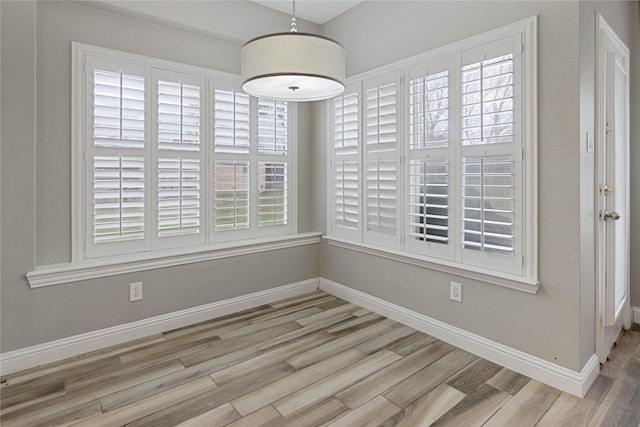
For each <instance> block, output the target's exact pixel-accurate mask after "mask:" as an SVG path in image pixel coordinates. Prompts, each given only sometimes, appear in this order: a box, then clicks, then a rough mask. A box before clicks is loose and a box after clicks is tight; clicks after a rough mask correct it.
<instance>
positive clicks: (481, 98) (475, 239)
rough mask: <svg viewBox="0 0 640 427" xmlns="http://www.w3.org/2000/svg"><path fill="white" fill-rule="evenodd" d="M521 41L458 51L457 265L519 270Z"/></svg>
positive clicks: (510, 39) (513, 38) (520, 224)
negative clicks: (458, 159) (458, 243)
mask: <svg viewBox="0 0 640 427" xmlns="http://www.w3.org/2000/svg"><path fill="white" fill-rule="evenodd" d="M520 47H521V45H520V37H519V36H517V37H510V38H507V39H503V40H499V41H497V42H494V43H490V44H487V45H484V46H480V47H478V48H474V49H469V50H468V51H464V52H463V53H462V64H461V65H462V66H461V70H460V73H461V99H462V104H461V130H460V133H461V142H460V146H461V152H460V156H461V159H460V165H461V170H460V172H459V176H460V178H461V182H460V193H459V194H460V195H459V198H458V200H459V202H460V203H461V208H460V219H459V221H460V232H459V238H460V246H461V247H462V254H461V257H462V258H461V261H462V262H464V263H466V264H471V265H477V266H482V267H486V268H491V269H496V270H500V271H506V272H510V273H516V274H521V272H522V259H521V257H522V241H521V235H522V234H521V233H522V154H521V153H522V137H521V126H522V124H521V123H520V122H519V121H518V120H516V118H517V117H519V115H520V112H521V107H520V99H521V93H522V92H521V91H522V88H521V86H520V81H521V75H520V72H519V69H520V55H521V53H520Z"/></svg>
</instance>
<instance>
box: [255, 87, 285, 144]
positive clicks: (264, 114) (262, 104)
mask: <svg viewBox="0 0 640 427" xmlns="http://www.w3.org/2000/svg"><path fill="white" fill-rule="evenodd" d="M287 110H288V106H287V103H286V102H284V101H274V100H270V99H262V98H259V99H258V153H259V154H277V155H281V156H286V155H287V150H288V147H287V145H288V144H287V141H288V136H287V127H288V119H287V117H288V112H287Z"/></svg>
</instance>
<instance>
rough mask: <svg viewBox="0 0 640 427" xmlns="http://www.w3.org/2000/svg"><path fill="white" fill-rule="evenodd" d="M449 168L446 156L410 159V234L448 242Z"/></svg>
mask: <svg viewBox="0 0 640 427" xmlns="http://www.w3.org/2000/svg"><path fill="white" fill-rule="evenodd" d="M448 181H449V170H448V164H447V159H419V160H411V162H410V164H409V182H410V185H409V212H410V213H409V236H410V237H411V238H412V239H416V240H420V241H426V242H435V243H448V241H449V194H448V192H449V182H448Z"/></svg>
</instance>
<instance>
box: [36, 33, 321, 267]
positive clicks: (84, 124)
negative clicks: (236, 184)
mask: <svg viewBox="0 0 640 427" xmlns="http://www.w3.org/2000/svg"><path fill="white" fill-rule="evenodd" d="M91 57H95V58H98V60H104V61H108V62H112V63H118V62H122V63H124V64H133V65H134V66H135V67H137V69H138V70H140V69H143V70H146V71H145V74H144V76H145V105H148V106H149V108H145V147H144V151H145V159H148V160H146V161H145V222H146V224H150V225H151V229H146V230H145V238H144V239H141V240H144V242H143V244H141V245H138V246H139V247H136V248H135V249H133V250H131V248H129V247H127V246H128V245H122V247H119V248H116V246H120V245H113V249H107V250H104V251H98V252H96V251H92V250H91V249H90V248H89V246H92V245H91V244H89V240H92V239H91V237H90V236H92V235H93V234H92V233H93V229H92V224H91V223H92V221H91V218H92V215H93V213H92V210H91V209H92V208H91V205H92V203H91V200H92V197H93V195H92V188H91V182H90V178H91V175H90V173H88V170H89V169H91V167H90V166H91V159H92V157H91V155H90V154H91V153H90V151H91V150H87V147H90V146H91V145H92V144H90V143H88V142H87V137H88V136H89V135H88V134H87V132H90V127H91V115H92V106H91V105H90V104H91V96H90V95H91V93H90V92H88V91H89V90H90V89H89V88H88V87H87V86H86V84H87V79H86V77H85V76H86V75H87V74H88V72H87V69H88V67H89V65H87V58H91ZM156 70H160V72H159V75H165V76H170V75H172V73H177V74H175V75H176V76H179V75H191V76H193V77H194V78H195V79H200V81H201V82H202V83H203V85H202V86H201V88H200V93H201V100H200V101H201V114H200V120H201V135H200V138H201V141H200V155H198V156H197V157H198V158H200V159H201V165H200V167H201V189H200V190H201V195H202V198H201V204H200V210H201V212H202V214H201V215H202V216H201V222H200V233H199V234H197V235H195V236H197V237H193V236H177V237H175V238H174V237H167V238H158V236H157V213H156V206H155V205H154V203H157V202H156V198H157V194H156V193H157V164H156V163H157V160H158V159H157V153H154V151H157V150H153V148H154V147H152V144H153V141H154V139H155V138H154V137H153V135H155V133H156V132H157V129H154V127H155V126H157V123H156V122H157V120H155V119H153V118H152V115H153V114H156V111H157V110H156V109H157V106H156V105H155V104H154V102H155V101H156V99H157V94H156V90H154V87H153V85H156V84H157V76H156V74H158V73H156V72H154V71H156ZM240 84H241V77H240V76H239V75H236V74H231V73H225V72H220V71H215V70H209V69H206V68H202V67H196V66H191V65H186V64H179V63H175V62H172V61H166V60H161V59H156V58H150V57H146V56H142V55H136V54H131V53H127V52H122V51H116V50H112V49H107V48H102V47H97V46H92V45H87V44H84V43H78V42H72V170H71V175H72V182H71V193H72V194H71V197H72V211H71V221H72V260H71V264H72V265H73V264H77V265H81V264H96V265H103V264H104V265H118V264H122V263H129V262H131V260H132V259H138V258H139V259H140V260H145V262H147V261H148V260H149V259H153V258H167V257H181V256H183V255H185V254H193V253H199V252H203V253H213V252H215V253H216V257H220V256H221V255H220V253H219V251H220V250H224V249H225V248H234V249H233V251H234V252H236V253H241V252H242V251H238V250H237V248H238V247H242V245H245V246H246V247H253V246H255V245H256V244H260V245H263V244H267V243H269V242H271V241H274V242H276V241H283V240H284V241H291V242H292V245H293V246H295V245H296V243H293V242H294V241H295V239H292V236H293V235H295V234H296V233H297V188H298V187H297V162H296V161H294V160H295V159H297V149H296V147H297V134H298V132H297V106H296V104H295V103H289V105H288V118H287V126H288V130H287V131H288V145H289V147H288V153H287V155H286V156H282V158H281V159H280V161H283V162H286V163H287V164H288V187H287V204H288V206H287V215H288V221H287V224H285V225H278V226H273V227H258V226H257V223H253V224H252V225H251V230H252V231H251V232H250V233H235V232H231V233H226V235H225V237H224V238H223V237H222V236H219V235H220V234H221V232H214V231H213V224H214V218H213V212H212V210H213V202H212V194H211V193H212V188H213V172H212V167H213V162H214V161H215V160H214V159H215V153H214V149H213V132H212V129H213V124H214V123H213V112H212V111H213V106H212V102H213V98H212V97H211V94H213V91H214V88H215V87H216V85H220V87H222V88H227V89H228V88H230V87H231V88H237V89H238V90H239V88H240ZM147 97H148V98H149V99H147ZM251 102H252V104H254V105H255V104H256V99H255V98H253V97H252V100H251ZM252 145H256V146H257V140H255V141H254V140H252ZM146 165H149V166H146ZM256 171H257V167H255V168H252V174H253V173H254V172H255V173H257V172H256ZM154 174H155V175H154ZM253 181H254V182H255V181H256V180H255V179H253ZM254 204H257V200H256V201H255V203H254ZM90 210H91V212H90ZM154 221H155V222H154ZM308 237H309V236H308V235H307V234H305V235H304V239H306V240H308ZM164 239H167V240H166V242H167V243H166V244H160V242H159V240H164ZM169 240H173V241H174V242H175V243H173V244H172V243H170V242H169ZM123 243H130V242H123ZM107 245H111V243H109V244H107ZM124 253H126V255H123V254H124ZM170 263H171V262H169V264H170ZM78 268H83V267H78ZM44 270H47V269H44ZM44 270H43V271H44ZM69 270H70V271H73V270H74V268H70V269H69ZM43 274H46V273H43ZM36 276H37V275H36Z"/></svg>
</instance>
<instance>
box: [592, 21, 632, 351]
mask: <svg viewBox="0 0 640 427" xmlns="http://www.w3.org/2000/svg"><path fill="white" fill-rule="evenodd" d="M595 27H596V40H595V42H596V52H595V61H596V63H595V65H596V66H595V85H596V97H595V114H596V117H595V119H596V120H595V143H596V158H595V179H596V183H595V184H596V185H595V212H596V215H595V218H594V221H595V258H596V263H595V274H596V276H595V283H596V307H595V310H596V313H595V314H596V315H595V322H596V325H595V343H596V354H597V356H598V360H599V361H600V363H604V362H606V360H607V358H608V357H609V353H610V350H611V344H612V343H608V342H607V333H606V332H607V327H608V326H607V323H608V319H607V307H606V303H607V289H606V268H605V267H606V265H607V254H606V250H605V248H606V244H607V242H606V232H605V229H606V222H605V221H604V220H602V219H601V218H600V215H599V213H600V211H603V210H604V206H603V204H604V196H603V191H604V188H603V187H604V185H605V184H606V179H607V178H606V169H605V161H604V159H603V155H602V153H603V151H604V150H606V141H607V98H606V94H607V77H606V67H607V52H608V51H611V48H609V49H608V47H611V46H612V47H613V50H614V51H615V52H616V53H617V54H620V55H621V56H622V58H623V61H624V63H625V68H626V75H627V80H626V88H625V93H626V100H625V104H626V106H625V110H626V116H627V117H626V124H627V128H628V127H629V125H630V123H629V118H630V112H629V108H630V105H629V99H630V98H629V96H630V87H629V77H630V75H629V59H630V53H629V49H628V48H627V46H626V45H625V44H624V43H623V42H622V40H620V38H619V37H618V36H617V34H616V33H615V32H614V31H613V29H612V28H611V26H609V24H608V23H607V22H606V20H605V19H604V17H603V16H602V15H601V14H599V13H598V14H596V24H595ZM628 132H629V129H627V136H628ZM629 145H630V139H629V137H627V150H628V149H629ZM629 173H630V171H629V168H628V167H627V168H626V174H627V176H626V183H627V185H626V198H627V209H628V207H629V204H628V200H629V195H630V189H629V186H630V180H629ZM627 215H628V213H627ZM626 235H627V239H626V240H627V250H626V257H627V287H628V286H629V277H628V275H629V270H630V265H629V261H630V259H629V250H630V248H629V242H630V233H629V219H628V218H627V221H626ZM623 304H624V308H623V310H622V314H621V320H622V327H624V328H629V327H630V326H631V302H630V298H629V294H628V291H627V298H626V301H625V302H624V303H623ZM619 322H620V320H618V322H616V324H618V323H619Z"/></svg>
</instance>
